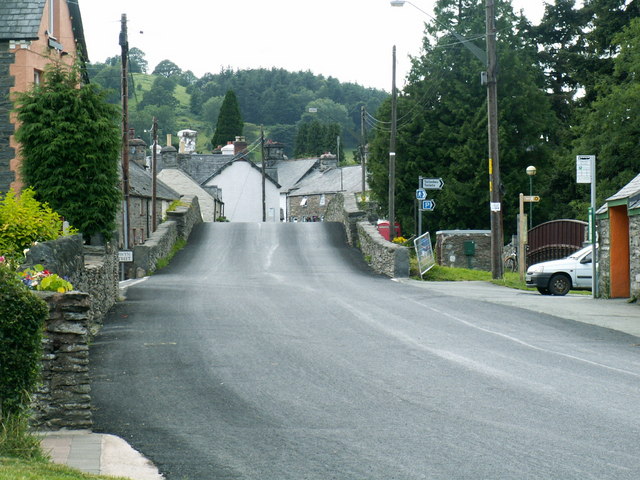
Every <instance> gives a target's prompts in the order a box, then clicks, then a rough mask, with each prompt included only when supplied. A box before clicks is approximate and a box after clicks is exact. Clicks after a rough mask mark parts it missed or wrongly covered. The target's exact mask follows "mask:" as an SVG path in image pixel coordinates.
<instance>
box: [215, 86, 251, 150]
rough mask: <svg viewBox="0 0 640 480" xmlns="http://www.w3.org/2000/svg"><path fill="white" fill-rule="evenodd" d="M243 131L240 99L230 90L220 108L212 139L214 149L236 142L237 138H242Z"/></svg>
mask: <svg viewBox="0 0 640 480" xmlns="http://www.w3.org/2000/svg"><path fill="white" fill-rule="evenodd" d="M243 129H244V122H243V121H242V115H241V114H240V106H239V105H238V99H237V98H236V94H235V93H234V92H233V90H229V91H228V92H227V94H226V95H225V96H224V100H223V101H222V106H221V107H220V114H219V115H218V122H217V124H216V131H215V132H214V134H213V138H212V139H211V145H212V146H213V148H215V147H216V146H218V145H222V146H224V145H226V144H227V142H230V141H233V140H235V137H237V136H241V135H242V130H243Z"/></svg>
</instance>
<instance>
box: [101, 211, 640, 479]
mask: <svg viewBox="0 0 640 480" xmlns="http://www.w3.org/2000/svg"><path fill="white" fill-rule="evenodd" d="M637 343H638V338H637V337H633V336H630V335H626V334H624V333H620V332H615V331H612V330H608V329H604V328H600V327H596V326H592V325H586V324H582V323H578V322H573V321H570V320H564V319H560V318H557V317H553V316H550V315H544V314H540V313H536V312H532V311H529V310H524V309H520V308H518V307H515V306H504V305H496V304H492V303H488V302H484V301H481V300H478V299H469V300H467V299H461V298H459V297H454V296H450V295H447V294H446V293H442V291H441V290H439V291H435V290H434V291H431V290H430V289H429V288H428V286H423V288H417V287H415V286H412V285H411V284H407V283H398V282H393V281H391V280H390V279H388V278H386V277H382V276H378V275H375V274H373V273H371V272H370V271H369V270H368V267H367V266H366V265H365V264H364V262H363V260H362V259H361V256H360V255H359V253H358V252H357V251H356V250H354V249H352V248H349V247H348V246H346V244H345V241H344V233H343V231H342V229H341V226H340V225H338V224H321V223H306V224H304V223H303V224H277V225H276V224H234V223H226V224H222V223H217V224H204V225H200V226H199V227H197V228H196V229H195V230H194V232H193V234H192V237H191V239H190V242H189V245H188V247H187V248H185V249H184V250H182V251H181V252H179V253H178V255H176V257H175V258H174V260H173V261H172V263H171V265H170V266H169V267H167V268H166V269H163V270H162V271H160V272H159V273H157V274H156V275H153V276H151V277H150V278H149V279H147V280H146V281H144V282H142V283H140V284H138V285H135V286H132V287H130V288H129V289H128V292H127V300H126V301H124V302H121V303H119V304H118V305H117V306H116V307H115V308H114V309H113V310H112V311H111V313H110V315H109V317H108V318H107V319H106V321H105V325H104V328H103V329H102V331H101V333H100V334H99V335H98V336H97V337H96V339H95V342H94V344H93V345H92V347H91V358H92V367H91V373H92V376H93V385H92V388H93V397H94V403H95V407H96V410H95V413H94V420H95V428H94V430H95V431H101V432H107V433H112V434H115V435H119V436H121V437H123V438H124V439H126V440H127V441H128V442H129V443H130V444H132V445H133V446H134V448H136V449H138V450H139V451H141V452H142V453H143V454H145V455H146V456H147V457H148V458H150V459H151V460H152V461H153V462H154V463H155V464H156V465H157V466H158V467H159V469H160V471H161V472H162V473H164V474H165V476H166V478H167V479H168V480H209V479H242V480H249V479H251V480H287V479H291V480H294V479H295V480H301V479H318V480H327V479H339V480H347V479H362V480H392V479H401V480H413V479H447V480H450V479H551V478H554V479H563V480H567V479H580V480H585V479H598V480H602V479H617V480H620V479H634V480H636V479H637V478H640V442H638V438H640V388H639V387H638V385H639V384H640V348H638V345H637Z"/></svg>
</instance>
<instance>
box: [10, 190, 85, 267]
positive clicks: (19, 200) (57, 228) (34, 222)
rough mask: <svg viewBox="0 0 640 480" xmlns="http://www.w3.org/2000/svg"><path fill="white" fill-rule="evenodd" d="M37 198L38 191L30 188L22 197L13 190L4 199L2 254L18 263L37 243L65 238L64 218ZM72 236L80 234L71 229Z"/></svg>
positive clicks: (24, 191) (23, 192)
mask: <svg viewBox="0 0 640 480" xmlns="http://www.w3.org/2000/svg"><path fill="white" fill-rule="evenodd" d="M34 197H35V192H34V191H33V190H32V189H30V188H27V189H25V190H23V191H22V193H21V194H20V196H19V197H18V196H16V194H15V192H14V191H13V190H9V192H8V193H7V194H6V196H5V197H4V198H3V199H2V200H0V255H5V256H7V257H9V258H11V259H14V260H16V259H19V258H22V255H23V251H24V250H25V249H27V248H30V247H31V245H33V243H34V242H45V241H47V240H55V239H56V238H59V237H60V236H62V235H63V232H62V220H61V219H60V216H59V215H58V214H57V213H56V212H54V211H53V210H52V209H51V208H50V207H49V206H48V205H47V204H46V203H45V204H42V203H40V202H39V201H37V200H36V199H35V198H34ZM68 233H69V234H73V233H76V231H75V230H74V229H70V231H69V232H68Z"/></svg>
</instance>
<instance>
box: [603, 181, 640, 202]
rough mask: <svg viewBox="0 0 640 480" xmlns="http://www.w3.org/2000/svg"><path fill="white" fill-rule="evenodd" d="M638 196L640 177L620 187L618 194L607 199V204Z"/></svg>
mask: <svg viewBox="0 0 640 480" xmlns="http://www.w3.org/2000/svg"><path fill="white" fill-rule="evenodd" d="M638 194H640V175H638V176H636V178H634V179H633V180H631V181H630V182H629V183H627V184H626V185H625V186H624V187H622V189H620V190H619V191H618V193H616V194H615V195H612V196H610V197H609V198H607V202H612V201H615V200H623V199H625V198H631V197H635V196H636V195H638Z"/></svg>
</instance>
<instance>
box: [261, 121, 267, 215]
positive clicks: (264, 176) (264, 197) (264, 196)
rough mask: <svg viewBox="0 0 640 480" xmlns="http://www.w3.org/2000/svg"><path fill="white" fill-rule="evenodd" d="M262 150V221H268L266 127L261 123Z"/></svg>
mask: <svg viewBox="0 0 640 480" xmlns="http://www.w3.org/2000/svg"><path fill="white" fill-rule="evenodd" d="M260 151H261V155H262V221H263V222H266V221H267V174H266V167H265V162H266V160H265V158H264V128H263V127H262V125H260Z"/></svg>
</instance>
